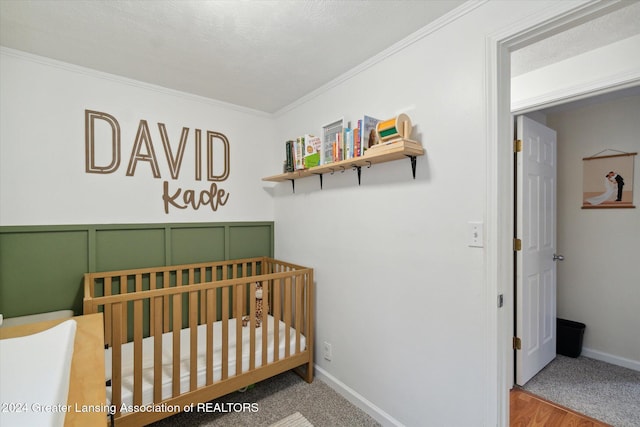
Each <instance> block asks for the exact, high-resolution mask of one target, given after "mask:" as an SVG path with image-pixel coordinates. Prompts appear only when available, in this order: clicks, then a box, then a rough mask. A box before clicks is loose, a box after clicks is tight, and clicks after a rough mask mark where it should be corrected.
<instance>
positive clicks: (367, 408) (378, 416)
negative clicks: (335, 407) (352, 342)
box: [315, 365, 404, 427]
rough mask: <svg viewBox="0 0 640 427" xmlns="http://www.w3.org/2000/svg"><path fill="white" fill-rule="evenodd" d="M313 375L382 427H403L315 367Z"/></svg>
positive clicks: (349, 388) (350, 389)
mask: <svg viewBox="0 0 640 427" xmlns="http://www.w3.org/2000/svg"><path fill="white" fill-rule="evenodd" d="M315 375H316V378H318V379H319V380H320V381H322V382H324V383H326V384H327V385H328V386H329V387H331V388H332V389H334V390H335V391H336V392H338V393H339V394H340V395H341V396H342V397H344V398H345V399H347V400H348V401H349V402H351V403H353V404H354V405H355V406H357V407H358V408H360V409H361V410H363V411H364V412H366V413H367V414H369V416H371V417H372V418H373V419H375V420H376V421H377V422H379V423H380V424H382V425H383V426H384V427H404V426H403V424H402V423H400V421H398V420H396V419H395V418H393V417H392V416H391V415H389V414H387V413H386V412H385V411H383V410H382V409H380V408H378V407H377V406H376V405H374V404H373V403H371V402H369V401H368V400H367V399H365V398H364V397H363V396H362V395H360V394H359V393H357V392H356V391H355V390H353V389H352V388H351V387H349V386H347V385H346V384H344V383H343V382H341V381H340V380H338V379H337V378H335V377H334V376H333V375H331V374H329V373H328V372H327V371H325V370H324V369H322V368H320V367H319V366H318V365H315Z"/></svg>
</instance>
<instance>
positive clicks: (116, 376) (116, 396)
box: [111, 302, 122, 413]
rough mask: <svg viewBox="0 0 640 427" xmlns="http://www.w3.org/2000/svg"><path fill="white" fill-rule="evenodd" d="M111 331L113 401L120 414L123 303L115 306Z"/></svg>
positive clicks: (113, 307)
mask: <svg viewBox="0 0 640 427" xmlns="http://www.w3.org/2000/svg"><path fill="white" fill-rule="evenodd" d="M111 310H112V321H113V324H112V326H111V328H112V329H111V330H112V331H113V337H114V338H113V347H112V348H111V400H112V402H111V403H112V404H113V405H115V406H116V413H120V405H121V404H122V343H121V342H120V337H121V336H122V303H119V302H118V303H115V304H113V306H112V308H111Z"/></svg>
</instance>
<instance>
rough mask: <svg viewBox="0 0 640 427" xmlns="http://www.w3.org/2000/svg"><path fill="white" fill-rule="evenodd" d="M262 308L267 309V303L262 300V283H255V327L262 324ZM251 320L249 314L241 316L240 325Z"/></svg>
mask: <svg viewBox="0 0 640 427" xmlns="http://www.w3.org/2000/svg"><path fill="white" fill-rule="evenodd" d="M262 310H267V311H269V304H267V303H264V302H263V301H262V283H260V282H257V283H256V328H259V327H260V325H261V324H262ZM250 321H251V316H244V317H243V318H242V326H247V325H248V324H249V322H250Z"/></svg>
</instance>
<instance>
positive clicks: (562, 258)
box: [553, 254, 564, 261]
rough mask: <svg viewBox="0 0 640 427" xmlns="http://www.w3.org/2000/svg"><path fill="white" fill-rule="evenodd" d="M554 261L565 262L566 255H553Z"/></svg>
mask: <svg viewBox="0 0 640 427" xmlns="http://www.w3.org/2000/svg"><path fill="white" fill-rule="evenodd" d="M553 260H554V261H564V255H556V254H553Z"/></svg>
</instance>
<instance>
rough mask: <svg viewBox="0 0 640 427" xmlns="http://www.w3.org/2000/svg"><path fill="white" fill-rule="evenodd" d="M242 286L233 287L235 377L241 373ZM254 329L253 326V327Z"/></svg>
mask: <svg viewBox="0 0 640 427" xmlns="http://www.w3.org/2000/svg"><path fill="white" fill-rule="evenodd" d="M243 288H244V285H235V286H234V287H233V291H234V294H233V302H234V303H235V304H234V306H235V310H234V311H235V313H236V375H240V374H241V373H242V306H243V305H244V296H243V294H244V292H243ZM254 327H255V326H254Z"/></svg>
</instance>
